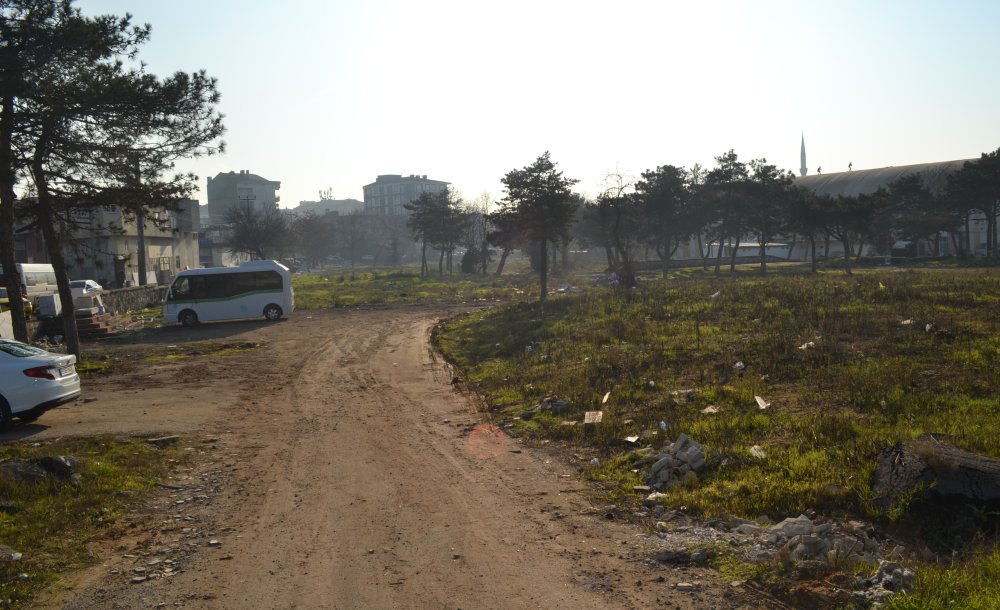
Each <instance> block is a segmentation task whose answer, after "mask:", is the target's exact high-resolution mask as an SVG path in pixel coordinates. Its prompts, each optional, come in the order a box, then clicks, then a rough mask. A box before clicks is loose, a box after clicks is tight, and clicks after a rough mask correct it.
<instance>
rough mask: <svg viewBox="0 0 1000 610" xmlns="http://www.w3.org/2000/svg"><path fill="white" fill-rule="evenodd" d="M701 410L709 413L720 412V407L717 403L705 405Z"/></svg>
mask: <svg viewBox="0 0 1000 610" xmlns="http://www.w3.org/2000/svg"><path fill="white" fill-rule="evenodd" d="M701 412H702V413H706V414H708V413H718V412H719V407H717V406H715V405H708V406H707V407H705V408H704V409H702V410H701Z"/></svg>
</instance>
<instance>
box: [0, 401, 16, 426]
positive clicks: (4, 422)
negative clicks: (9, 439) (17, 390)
mask: <svg viewBox="0 0 1000 610" xmlns="http://www.w3.org/2000/svg"><path fill="white" fill-rule="evenodd" d="M12 420H13V418H12V417H11V414H10V405H9V404H7V400H6V399H4V397H3V396H0V432H6V431H8V430H10V424H11V421H12Z"/></svg>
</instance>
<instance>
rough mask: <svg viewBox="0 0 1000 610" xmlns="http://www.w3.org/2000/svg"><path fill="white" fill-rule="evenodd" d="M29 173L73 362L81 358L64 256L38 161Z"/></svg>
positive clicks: (44, 178)
mask: <svg viewBox="0 0 1000 610" xmlns="http://www.w3.org/2000/svg"><path fill="white" fill-rule="evenodd" d="M31 173H32V175H33V177H34V179H35V186H36V187H37V188H38V204H37V205H38V225H39V227H40V228H41V230H42V237H43V238H44V239H45V248H46V250H47V251H48V254H49V261H50V262H51V263H52V268H53V269H54V270H55V273H56V285H57V286H58V288H59V301H60V303H61V304H62V320H63V339H64V340H65V341H66V352H67V353H70V354H73V355H74V356H76V360H77V362H82V361H83V360H82V358H81V354H80V337H79V335H78V333H77V329H76V315H75V314H74V308H73V291H72V290H70V288H69V274H67V273H66V258H65V257H64V256H63V251H62V246H61V245H60V244H59V236H58V235H57V234H56V227H55V222H54V219H55V211H54V210H53V209H52V201H51V195H50V193H49V187H48V183H47V182H46V180H47V178H46V176H45V170H44V168H42V166H41V164H40V163H38V162H35V163H33V164H32V168H31Z"/></svg>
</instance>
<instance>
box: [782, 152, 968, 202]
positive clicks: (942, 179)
mask: <svg viewBox="0 0 1000 610" xmlns="http://www.w3.org/2000/svg"><path fill="white" fill-rule="evenodd" d="M976 160H977V159H959V160H956V161H938V162H937V163H918V164H916V165H899V166H894V167H882V168H879V169H859V170H857V171H853V172H838V173H835V174H816V175H815V176H803V177H799V178H796V179H795V184H796V186H803V187H806V188H809V189H811V190H813V191H814V192H816V194H818V195H830V196H832V197H836V196H837V195H844V196H848V197H853V196H856V195H862V194H868V193H874V192H875V191H877V190H878V189H879V188H880V187H883V186H887V185H888V184H889V183H890V182H893V181H895V180H898V179H900V178H902V177H903V176H908V175H910V174H919V175H920V176H921V178H923V181H924V186H925V187H927V188H928V189H930V190H931V191H933V192H935V193H941V192H943V191H944V188H945V185H946V184H947V179H948V175H949V174H952V173H953V172H956V171H958V170H960V169H962V166H963V165H965V162H966V161H976Z"/></svg>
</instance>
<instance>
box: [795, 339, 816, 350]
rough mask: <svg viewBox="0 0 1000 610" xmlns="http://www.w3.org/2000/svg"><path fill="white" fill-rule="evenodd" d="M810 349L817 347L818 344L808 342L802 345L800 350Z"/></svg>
mask: <svg viewBox="0 0 1000 610" xmlns="http://www.w3.org/2000/svg"><path fill="white" fill-rule="evenodd" d="M810 347H816V344H815V343H814V342H812V341H807V342H806V343H803V344H802V345H800V346H799V349H800V350H803V351H805V350H807V349H809V348H810Z"/></svg>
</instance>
